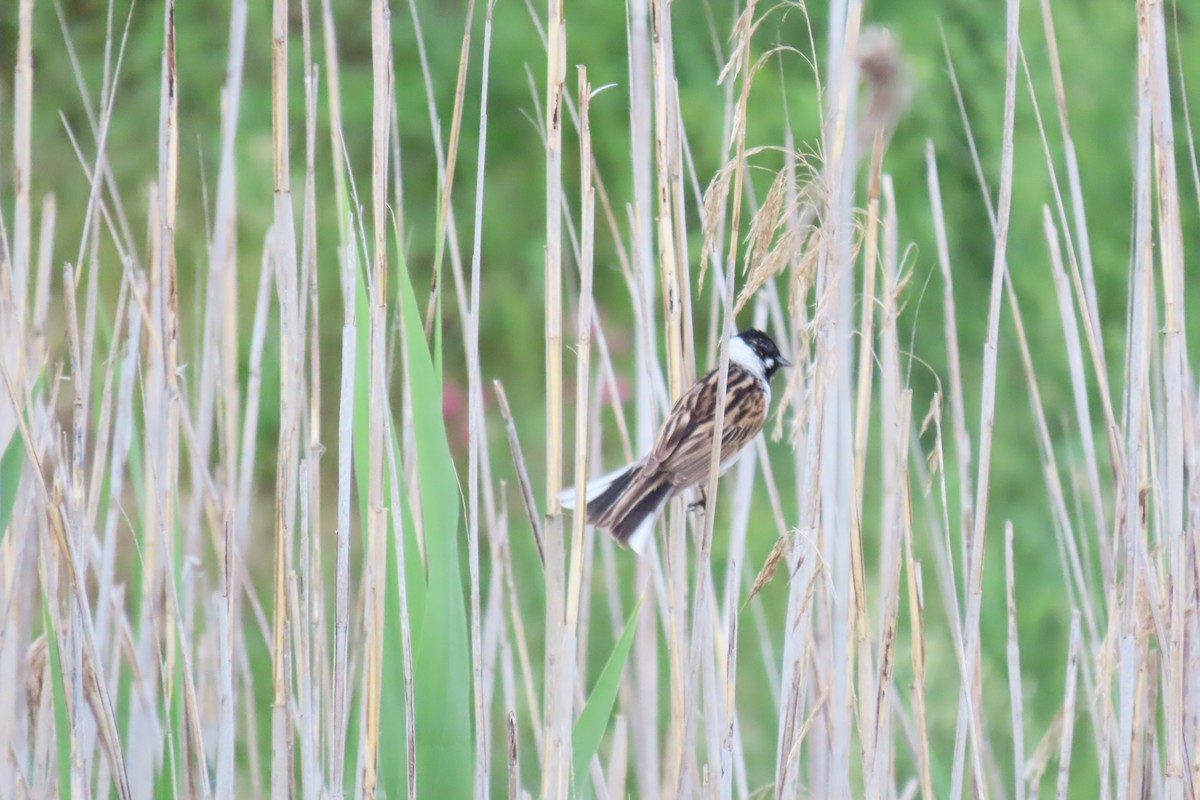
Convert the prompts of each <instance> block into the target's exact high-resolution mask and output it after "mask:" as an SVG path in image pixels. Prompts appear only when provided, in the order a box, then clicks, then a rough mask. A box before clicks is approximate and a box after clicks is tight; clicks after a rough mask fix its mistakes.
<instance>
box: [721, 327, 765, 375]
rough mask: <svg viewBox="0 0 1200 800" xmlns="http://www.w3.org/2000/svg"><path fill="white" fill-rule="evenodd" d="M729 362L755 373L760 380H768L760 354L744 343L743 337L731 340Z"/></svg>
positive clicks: (735, 337)
mask: <svg viewBox="0 0 1200 800" xmlns="http://www.w3.org/2000/svg"><path fill="white" fill-rule="evenodd" d="M729 360H730V361H732V362H733V363H734V364H737V365H738V366H739V367H742V368H743V369H748V370H750V372H752V373H754V375H755V377H757V378H758V379H759V380H763V381H765V380H766V374H767V371H766V366H765V365H764V364H763V360H762V358H760V357H759V355H758V353H756V352H754V350H753V349H752V348H751V347H750V345H748V344H746V343H745V342H744V341H742V337H740V336H734V337H733V338H731V339H730V340H729Z"/></svg>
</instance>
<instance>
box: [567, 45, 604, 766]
mask: <svg viewBox="0 0 1200 800" xmlns="http://www.w3.org/2000/svg"><path fill="white" fill-rule="evenodd" d="M578 80H579V86H578V88H579V95H578V96H579V120H580V125H579V164H580V193H581V197H580V206H579V214H580V227H581V230H582V246H581V256H582V257H581V258H580V260H579V269H580V287H579V306H578V317H577V321H576V330H577V336H578V341H577V345H576V354H577V361H576V378H575V386H576V398H575V496H576V497H585V496H586V494H587V482H588V457H589V454H590V442H591V436H590V433H591V430H590V429H591V423H592V416H591V414H590V413H589V406H590V400H591V398H590V396H589V389H590V387H591V380H590V376H591V355H592V324H591V323H592V317H593V310H592V302H593V301H592V268H593V263H594V260H595V259H594V256H595V216H596V189H595V185H594V182H593V178H592V138H591V137H592V130H591V118H590V104H591V96H592V87H591V84H590V83H588V79H587V69H586V67H583V66H580V67H579V75H578ZM572 522H573V524H572V529H571V551H570V561H569V567H568V572H567V596H566V616H565V623H564V636H563V643H562V652H561V654H560V657H561V658H562V659H563V660H565V661H569V662H570V663H571V665H572V666H574V664H575V659H574V654H575V653H576V652H577V648H578V644H577V642H578V641H579V636H580V633H579V617H580V611H579V606H580V602H581V601H580V593H581V592H582V584H583V579H584V576H583V565H584V564H583V562H584V548H585V541H584V528H585V526H586V524H587V514H585V513H576V514H575V515H574V516H573V520H572ZM575 672H579V671H578V670H575ZM585 675H586V673H579V674H572V671H571V670H568V669H566V668H564V670H563V676H564V677H567V676H571V677H570V685H569V689H564V690H563V691H564V694H565V693H567V691H570V693H571V694H573V693H574V692H573V689H574V686H575V684H576V683H577V682H578V681H581V680H582V679H583V677H584V676H585ZM571 716H573V714H572V715H571ZM565 744H566V745H567V747H569V746H570V744H571V740H570V739H568V740H567V741H566V743H565ZM572 777H573V779H574V780H576V781H578V778H577V777H575V776H572Z"/></svg>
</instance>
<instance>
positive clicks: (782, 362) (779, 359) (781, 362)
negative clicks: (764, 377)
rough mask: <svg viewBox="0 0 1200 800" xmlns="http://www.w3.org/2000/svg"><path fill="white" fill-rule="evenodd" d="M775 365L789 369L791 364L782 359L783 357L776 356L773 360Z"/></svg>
mask: <svg viewBox="0 0 1200 800" xmlns="http://www.w3.org/2000/svg"><path fill="white" fill-rule="evenodd" d="M775 363H776V364H778V365H779V366H781V367H790V366H791V365H792V362H790V361H788V360H787V359H786V358H784V357H783V356H777V357H776V358H775Z"/></svg>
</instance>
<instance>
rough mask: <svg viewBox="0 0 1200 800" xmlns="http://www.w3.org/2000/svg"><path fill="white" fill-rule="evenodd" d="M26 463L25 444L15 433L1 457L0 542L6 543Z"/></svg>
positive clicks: (14, 432)
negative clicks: (5, 535)
mask: <svg viewBox="0 0 1200 800" xmlns="http://www.w3.org/2000/svg"><path fill="white" fill-rule="evenodd" d="M24 461H25V443H24V442H22V441H21V437H20V435H19V434H18V433H17V432H16V431H13V435H12V438H11V439H9V440H8V446H7V447H5V448H4V455H3V456H0V542H3V541H4V533H5V531H7V530H8V521H9V520H10V519H12V510H13V506H14V505H15V504H16V502H17V484H19V483H20V482H21V464H23V463H24Z"/></svg>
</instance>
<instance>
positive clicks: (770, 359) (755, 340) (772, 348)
mask: <svg viewBox="0 0 1200 800" xmlns="http://www.w3.org/2000/svg"><path fill="white" fill-rule="evenodd" d="M737 338H739V339H741V340H742V341H743V342H745V343H746V346H747V347H749V348H750V349H751V350H752V351H753V352H754V355H756V356H758V357H759V359H760V360H761V361H762V365H763V377H765V378H766V379H767V380H771V377H772V376H773V375H774V374H775V373H776V372H777V371H778V370H779V368H780V367H790V366H791V365H792V362H790V361H788V360H787V359H786V358H784V357H783V355H782V354H781V353H780V352H779V348H778V347H777V346H776V345H775V340H774V339H772V338H771V337H770V336H768V335H767V334H765V333H763V332H762V331H760V330H758V329H757V328H746V330H744V331H741V332H740V333H738V335H737Z"/></svg>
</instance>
